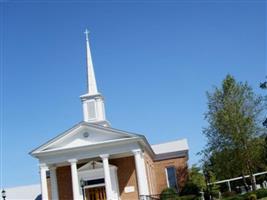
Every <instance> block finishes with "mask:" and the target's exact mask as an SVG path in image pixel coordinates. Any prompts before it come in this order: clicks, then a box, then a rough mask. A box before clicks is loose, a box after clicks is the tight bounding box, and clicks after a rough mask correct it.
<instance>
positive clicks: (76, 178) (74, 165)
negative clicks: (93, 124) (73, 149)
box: [40, 123, 149, 200]
mask: <svg viewBox="0 0 267 200" xmlns="http://www.w3.org/2000/svg"><path fill="white" fill-rule="evenodd" d="M83 125H84V123H83ZM133 141H135V140H133ZM134 143H135V142H133V143H132V144H131V143H127V146H129V147H131V146H132V147H136V146H138V143H136V144H134ZM117 145H118V144H117ZM112 147H114V146H112ZM117 147H118V151H119V150H120V151H121V152H120V153H117V154H99V155H97V156H96V155H95V156H91V157H89V156H88V158H85V156H86V155H84V156H82V155H80V159H77V158H72V159H66V160H65V161H62V160H60V159H59V160H58V162H55V161H56V160H57V159H56V158H59V157H60V158H62V157H66V158H67V157H68V155H67V154H68V151H67V149H65V150H66V151H63V152H60V154H61V156H58V155H56V152H55V151H53V154H51V155H49V156H48V155H46V156H45V157H44V158H43V161H41V162H42V163H41V164H40V178H41V186H42V195H43V199H46V200H48V199H49V195H48V194H49V192H51V198H52V199H53V200H54V199H62V198H60V195H59V193H60V191H58V184H61V183H60V182H58V181H57V170H56V169H57V168H60V167H62V166H69V168H70V174H71V189H72V195H73V199H75V200H76V199H77V200H82V199H83V192H84V194H85V191H82V187H81V184H80V182H81V180H84V182H85V183H88V184H85V189H86V188H93V187H101V186H103V187H105V193H106V194H105V199H107V200H117V199H120V190H119V183H118V179H119V178H118V175H117V170H118V167H117V166H116V165H112V164H110V162H109V161H110V160H114V159H115V160H116V159H118V158H122V157H133V158H134V161H135V169H136V179H137V187H136V188H134V189H135V190H136V192H137V193H139V196H140V197H141V196H143V195H144V196H146V195H149V188H148V183H147V177H146V168H145V161H144V156H143V150H142V149H140V148H129V149H128V150H126V149H125V151H122V149H123V147H125V146H124V145H123V144H121V145H118V146H117ZM95 150H97V148H96V149H95ZM103 150H105V148H103ZM113 151H114V148H113ZM118 151H117V152H118ZM51 152H52V151H51ZM84 152H85V151H84ZM69 156H70V155H69ZM52 157H54V159H53V158H52ZM47 171H49V172H50V179H47V176H46V173H47ZM48 181H50V184H51V191H48V185H49V184H48ZM88 191H90V190H88ZM85 199H86V197H85Z"/></svg>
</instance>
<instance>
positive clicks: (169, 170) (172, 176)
mask: <svg viewBox="0 0 267 200" xmlns="http://www.w3.org/2000/svg"><path fill="white" fill-rule="evenodd" d="M165 170H166V179H167V184H168V187H169V188H174V189H175V190H176V191H177V192H178V185H177V176H176V169H175V167H174V166H170V167H166V169H165Z"/></svg>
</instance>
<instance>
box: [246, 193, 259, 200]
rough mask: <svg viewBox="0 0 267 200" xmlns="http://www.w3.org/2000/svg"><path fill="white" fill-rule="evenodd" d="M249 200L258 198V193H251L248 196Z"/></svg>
mask: <svg viewBox="0 0 267 200" xmlns="http://www.w3.org/2000/svg"><path fill="white" fill-rule="evenodd" d="M248 200H257V195H256V194H250V195H249V196H248Z"/></svg>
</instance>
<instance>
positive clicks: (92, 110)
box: [88, 100, 96, 119]
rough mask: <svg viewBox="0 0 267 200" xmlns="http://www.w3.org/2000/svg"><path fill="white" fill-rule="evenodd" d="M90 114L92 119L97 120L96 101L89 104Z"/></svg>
mask: <svg viewBox="0 0 267 200" xmlns="http://www.w3.org/2000/svg"><path fill="white" fill-rule="evenodd" d="M88 114H89V118H90V119H94V118H96V105H95V101H94V100H93V101H89V102H88Z"/></svg>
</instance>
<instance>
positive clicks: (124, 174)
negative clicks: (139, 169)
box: [109, 156, 138, 200]
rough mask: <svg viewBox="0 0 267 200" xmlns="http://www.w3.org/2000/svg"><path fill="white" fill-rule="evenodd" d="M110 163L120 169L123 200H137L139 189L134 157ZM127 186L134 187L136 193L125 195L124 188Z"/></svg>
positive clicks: (113, 160)
mask: <svg viewBox="0 0 267 200" xmlns="http://www.w3.org/2000/svg"><path fill="white" fill-rule="evenodd" d="M109 163H110V164H112V165H116V166H117V167H118V171H117V173H118V182H119V189H120V197H121V200H137V199H138V187H137V179H136V172H135V161H134V157H133V156H130V157H124V158H117V159H112V160H109ZM127 186H134V189H135V190H134V192H130V193H125V191H124V188H125V187H127Z"/></svg>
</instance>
